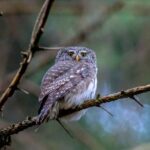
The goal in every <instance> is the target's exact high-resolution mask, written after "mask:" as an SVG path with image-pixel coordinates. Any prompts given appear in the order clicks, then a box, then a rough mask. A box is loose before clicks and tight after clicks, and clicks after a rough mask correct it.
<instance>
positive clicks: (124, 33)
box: [0, 0, 150, 150]
mask: <svg viewBox="0 0 150 150" xmlns="http://www.w3.org/2000/svg"><path fill="white" fill-rule="evenodd" d="M42 4H43V1H42V0H0V11H3V12H4V16H3V17H0V94H1V93H2V92H3V91H4V89H5V88H6V87H7V85H8V83H9V81H10V80H11V78H12V75H13V73H14V72H15V71H16V69H17V68H18V67H19V62H20V60H21V56H20V52H21V51H23V50H26V49H27V46H28V43H29V40H30V36H31V32H32V28H33V25H34V22H35V19H36V16H37V14H38V12H39V10H40V8H41V6H42ZM40 44H41V45H44V46H46V47H55V46H56V47H58V46H64V45H69V46H72V45H80V46H86V47H89V48H91V49H93V50H94V51H95V52H96V55H97V64H98V69H99V72H98V89H97V93H100V94H101V95H107V94H109V93H113V92H117V91H120V90H123V89H127V88H131V87H134V86H138V85H143V84H147V83H149V82H150V0H118V1H116V0H92V1H91V0H76V1H74V0H56V1H55V3H54V5H53V8H52V11H51V14H50V16H49V19H48V21H47V25H46V30H45V33H44V34H43V36H42V39H41V41H40ZM56 52H57V51H56V50H52V51H44V52H43V51H40V52H37V53H36V54H35V56H34V58H33V60H32V62H31V64H30V66H29V68H28V70H27V72H26V74H25V76H24V79H23V80H22V81H21V83H20V87H21V88H24V89H26V90H28V91H29V92H30V95H25V94H24V93H21V92H19V91H18V92H16V93H15V94H14V95H13V96H12V97H11V98H10V100H9V101H8V102H7V103H6V105H5V109H4V112H3V118H0V127H4V126H7V125H9V124H10V123H14V122H17V121H21V120H23V119H25V118H26V117H27V116H34V115H36V114H37V110H38V107H39V103H38V99H37V96H38V94H39V85H40V81H41V79H42V76H43V74H44V72H45V71H46V70H47V69H48V68H49V67H50V66H51V65H52V64H53V63H54V58H55V55H56ZM139 98H140V100H141V102H142V103H143V104H144V108H141V107H140V106H139V105H137V104H136V103H135V102H134V101H132V100H131V99H124V100H120V101H115V102H111V103H106V104H103V106H104V107H105V108H106V109H108V110H109V111H110V112H111V113H112V114H113V115H114V116H113V117H111V116H109V115H108V114H107V113H106V112H104V111H103V110H102V109H100V108H90V109H89V111H88V113H87V114H86V115H85V116H84V117H83V118H82V119H81V120H80V121H78V122H72V123H67V124H66V127H67V128H68V129H69V130H70V132H72V134H73V135H74V137H75V138H74V139H71V138H70V137H69V136H68V134H66V132H65V131H64V130H63V128H62V127H61V126H60V125H59V124H58V123H57V122H55V121H51V122H49V123H47V124H44V125H42V126H41V127H40V129H39V131H38V132H35V131H34V130H35V128H31V129H28V130H25V131H23V132H21V133H19V134H17V135H14V136H13V138H12V140H13V144H12V146H11V147H10V148H9V149H11V150H20V149H21V150H33V149H36V150H47V149H52V150H62V149H63V150H149V149H150V127H149V125H150V94H149V93H145V94H142V95H140V96H139Z"/></svg>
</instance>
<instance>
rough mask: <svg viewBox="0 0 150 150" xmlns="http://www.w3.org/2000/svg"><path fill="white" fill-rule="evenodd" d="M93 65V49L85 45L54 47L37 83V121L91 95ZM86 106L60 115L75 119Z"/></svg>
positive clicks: (93, 89) (53, 116)
mask: <svg viewBox="0 0 150 150" xmlns="http://www.w3.org/2000/svg"><path fill="white" fill-rule="evenodd" d="M96 88H97V65H96V55H95V52H94V51H93V50H91V49H88V48H86V47H66V48H62V49H60V50H59V51H58V54H57V56H56V60H55V64H54V65H53V66H52V67H51V68H49V69H48V71H47V72H46V73H45V75H44V77H43V79H42V83H41V93H40V96H39V101H40V102H41V106H40V109H39V115H38V117H37V124H41V123H43V122H44V121H48V119H57V116H58V113H59V110H60V109H69V108H74V107H75V106H77V105H80V104H82V103H83V102H84V101H85V100H88V99H92V98H94V97H95V92H96ZM85 111H86V110H82V111H79V112H76V113H73V114H71V115H68V116H65V117H62V118H61V119H63V120H67V121H68V120H69V121H73V120H79V119H80V118H81V116H82V115H84V114H85Z"/></svg>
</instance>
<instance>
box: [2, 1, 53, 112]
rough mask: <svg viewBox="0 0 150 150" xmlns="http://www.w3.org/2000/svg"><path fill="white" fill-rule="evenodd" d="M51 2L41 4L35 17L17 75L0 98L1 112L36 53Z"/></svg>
mask: <svg viewBox="0 0 150 150" xmlns="http://www.w3.org/2000/svg"><path fill="white" fill-rule="evenodd" d="M53 2H54V0H46V1H45V3H44V4H43V7H42V8H41V11H40V13H39V16H38V17H37V20H36V23H35V25H34V29H33V32H32V36H31V41H30V44H29V48H28V50H27V51H26V52H23V53H22V55H23V60H22V61H21V63H20V67H19V69H18V71H17V73H16V74H15V76H14V78H13V79H12V81H11V83H10V84H9V86H8V88H7V89H6V90H5V91H4V93H3V94H2V96H1V97H0V110H2V107H3V106H4V104H5V102H6V101H7V99H8V98H9V97H10V96H12V95H13V94H14V92H15V90H16V89H17V86H18V84H19V82H20V80H21V78H22V76H23V75H24V73H25V71H26V69H27V67H28V65H29V63H30V61H31V58H32V56H33V54H34V53H35V51H36V48H37V47H38V42H39V40H40V38H41V35H42V33H43V29H44V26H45V23H46V20H47V17H48V14H49V11H50V8H51V6H52V3H53Z"/></svg>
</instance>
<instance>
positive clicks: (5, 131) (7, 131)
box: [0, 84, 150, 136]
mask: <svg viewBox="0 0 150 150" xmlns="http://www.w3.org/2000/svg"><path fill="white" fill-rule="evenodd" d="M148 91H150V84H148V85H144V86H138V87H134V88H131V89H127V90H123V91H120V92H117V93H114V94H110V95H108V96H104V97H98V98H96V99H91V100H87V101H86V102H84V103H83V104H81V105H80V106H77V107H76V108H74V109H68V110H60V112H59V115H58V117H59V118H60V117H63V116H66V115H69V114H72V113H74V112H77V111H80V110H83V109H86V108H90V107H94V106H99V105H101V104H103V103H107V102H112V101H116V100H119V99H122V98H130V97H131V96H134V95H137V94H142V93H145V92H148ZM34 125H36V117H33V118H27V119H26V120H24V121H22V122H19V123H16V124H13V125H10V126H9V127H7V128H2V129H0V135H1V136H10V135H13V134H17V133H19V132H21V131H23V130H25V129H27V128H29V127H32V126H34Z"/></svg>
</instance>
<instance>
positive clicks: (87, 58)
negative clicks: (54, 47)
mask: <svg viewBox="0 0 150 150" xmlns="http://www.w3.org/2000/svg"><path fill="white" fill-rule="evenodd" d="M58 61H75V62H89V63H93V64H96V55H95V52H94V51H93V50H91V49H89V48H86V47H65V48H62V49H60V50H59V51H58V53H57V56H56V62H58Z"/></svg>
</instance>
